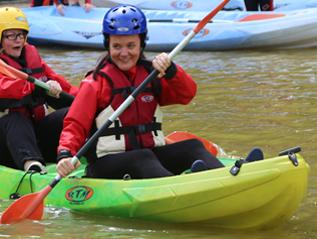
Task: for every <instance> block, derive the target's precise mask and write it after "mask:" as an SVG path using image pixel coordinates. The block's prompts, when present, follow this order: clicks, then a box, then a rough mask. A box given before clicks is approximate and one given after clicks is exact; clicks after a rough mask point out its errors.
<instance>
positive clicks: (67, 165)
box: [56, 158, 80, 177]
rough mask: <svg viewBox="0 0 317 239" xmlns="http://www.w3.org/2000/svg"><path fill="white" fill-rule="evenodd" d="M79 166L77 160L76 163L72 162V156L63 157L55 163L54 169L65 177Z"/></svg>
mask: <svg viewBox="0 0 317 239" xmlns="http://www.w3.org/2000/svg"><path fill="white" fill-rule="evenodd" d="M79 166H80V162H79V161H77V163H76V165H75V166H74V165H73V164H72V158H63V159H61V160H60V161H59V162H58V163H57V165H56V171H57V173H58V174H59V175H60V176H61V177H66V176H67V175H68V174H70V173H71V172H73V171H74V170H75V169H76V168H78V167H79Z"/></svg>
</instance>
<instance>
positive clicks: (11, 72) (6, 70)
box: [0, 59, 74, 104]
mask: <svg viewBox="0 0 317 239" xmlns="http://www.w3.org/2000/svg"><path fill="white" fill-rule="evenodd" d="M0 72H1V73H2V74H4V75H6V76H8V77H12V78H19V79H24V80H27V81H29V82H31V83H33V84H34V85H36V86H38V87H40V88H42V89H44V90H46V91H49V90H50V86H49V85H48V84H47V83H45V82H43V81H40V80H38V79H36V78H35V77H33V76H30V75H28V74H26V73H24V72H22V71H20V70H18V69H16V68H14V67H12V66H10V65H8V64H6V63H5V62H4V61H3V60H1V59H0ZM60 97H61V98H63V99H64V100H65V103H67V104H70V103H72V101H73V100H74V96H72V95H70V94H68V93H66V92H64V91H62V92H61V93H60Z"/></svg>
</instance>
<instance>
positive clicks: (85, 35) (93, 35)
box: [74, 31, 101, 39]
mask: <svg viewBox="0 0 317 239" xmlns="http://www.w3.org/2000/svg"><path fill="white" fill-rule="evenodd" d="M74 32H75V33H76V34H78V35H80V36H82V37H84V38H86V39H90V38H93V37H95V36H98V35H101V32H80V31H74Z"/></svg>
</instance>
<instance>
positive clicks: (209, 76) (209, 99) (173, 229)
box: [0, 48, 317, 239]
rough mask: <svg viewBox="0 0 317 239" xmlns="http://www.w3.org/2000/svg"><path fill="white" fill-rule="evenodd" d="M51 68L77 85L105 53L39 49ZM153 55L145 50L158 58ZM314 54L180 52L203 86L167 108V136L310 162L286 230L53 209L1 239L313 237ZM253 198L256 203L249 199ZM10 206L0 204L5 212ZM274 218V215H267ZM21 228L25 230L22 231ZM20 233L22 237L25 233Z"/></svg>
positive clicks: (7, 229)
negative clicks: (298, 153) (296, 152)
mask: <svg viewBox="0 0 317 239" xmlns="http://www.w3.org/2000/svg"><path fill="white" fill-rule="evenodd" d="M40 51H41V54H42V56H43V58H44V59H45V60H46V61H47V62H48V63H49V64H50V65H51V66H52V68H53V69H54V70H56V71H57V72H59V73H61V74H63V75H65V76H66V77H67V78H68V79H70V80H71V81H72V82H73V83H75V84H79V82H80V80H81V79H82V78H83V77H84V75H85V73H86V72H87V71H89V70H90V69H92V68H93V66H94V65H95V63H96V60H97V58H98V57H99V56H100V54H101V52H100V51H91V50H89V51H88V50H84V49H83V50H74V49H61V48H56V49H54V48H53V49H52V48H50V49H48V48H40ZM154 54H155V53H147V55H148V56H150V57H153V55H154ZM316 58H317V49H315V50H298V51H271V52H270V51H269V52H267V51H266V52H262V51H244V52H210V53H197V52H195V53H193V52H183V53H181V54H180V55H179V56H177V57H176V59H175V61H176V62H177V63H180V64H181V65H182V66H183V67H184V68H186V69H187V70H188V72H190V73H191V74H192V76H193V77H194V79H195V80H196V82H197V83H198V86H199V89H198V92H197V96H196V98H195V99H194V101H193V102H192V103H191V104H190V105H188V106H169V107H165V108H164V112H165V128H164V131H165V132H166V133H168V132H171V131H174V130H188V131H191V132H193V133H195V134H197V135H201V136H203V137H206V138H208V139H210V140H212V141H214V142H216V143H218V144H220V145H221V146H222V147H223V148H224V149H225V150H226V151H227V152H231V153H234V154H238V155H246V154H247V153H248V151H249V150H250V149H251V148H252V147H254V146H259V147H261V148H262V149H263V150H264V153H265V155H266V156H275V155H277V154H278V152H279V151H281V150H283V149H285V148H289V147H293V146H296V145H300V146H301V147H302V149H303V151H302V154H303V156H304V157H305V159H306V160H307V161H308V163H309V164H310V165H311V168H312V170H311V174H310V181H309V183H310V184H309V190H308V195H307V197H306V199H305V200H304V201H303V203H302V204H301V207H300V209H299V211H298V212H297V213H296V214H295V215H294V216H293V217H292V219H291V220H290V221H288V222H287V223H286V224H284V225H283V226H280V227H278V228H275V229H271V230H266V231H251V232H245V231H242V232H232V231H228V230H225V231H223V230H218V229H212V228H204V227H199V226H197V225H195V226H183V225H164V224H163V225H157V224H156V223H149V222H138V221H131V220H122V219H114V218H100V217H98V218H97V217H90V216H82V215H78V214H73V213H69V212H68V211H67V210H60V209H54V208H49V209H48V210H47V212H46V216H45V220H44V221H41V222H25V223H23V224H18V225H11V226H8V225H0V237H7V236H9V235H15V236H19V235H23V238H38V237H41V238H42V237H43V236H44V237H47V238H57V237H60V236H65V237H67V238H105V237H107V238H151V239H154V238H161V237H164V238H197V237H200V238H220V239H225V238H232V234H233V233H234V235H235V238H271V237H274V238H291V239H292V238H316V237H317V231H316V229H315V226H314V225H315V224H316V213H315V211H316V199H317V192H316V187H315V185H316V181H317V179H316V177H317V173H316V170H315V169H316V166H317V165H316V161H315V160H314V159H315V158H316V156H317V153H316V149H315V146H316V143H315V142H316V141H317V80H316V64H317V61H316V60H317V59H316ZM250 200H252V198H250ZM8 204H9V202H7V201H5V202H0V211H3V209H5V208H6V207H7V205H8ZM268 213H269V212H268ZM22 231H23V232H22ZM21 233H22V234H21Z"/></svg>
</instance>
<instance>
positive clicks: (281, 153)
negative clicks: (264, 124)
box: [278, 146, 302, 156]
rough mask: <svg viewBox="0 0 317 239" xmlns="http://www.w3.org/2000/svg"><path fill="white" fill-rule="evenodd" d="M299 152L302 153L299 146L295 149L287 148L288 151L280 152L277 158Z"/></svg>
mask: <svg viewBox="0 0 317 239" xmlns="http://www.w3.org/2000/svg"><path fill="white" fill-rule="evenodd" d="M300 151H302V149H301V147H300V146H296V147H293V148H289V149H285V150H283V151H281V152H280V153H279V154H278V156H284V155H289V154H291V153H294V154H296V153H299V152H300Z"/></svg>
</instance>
